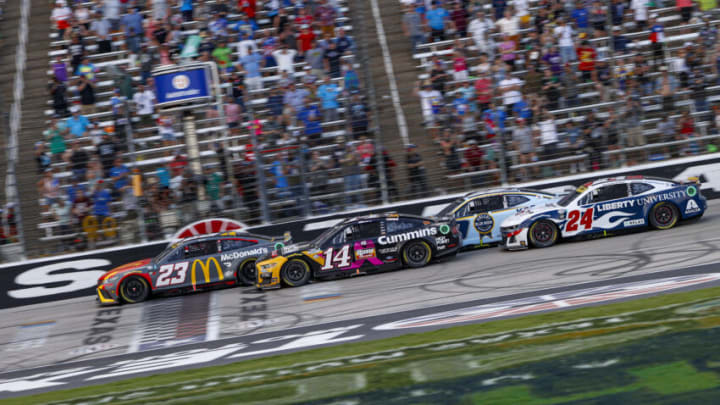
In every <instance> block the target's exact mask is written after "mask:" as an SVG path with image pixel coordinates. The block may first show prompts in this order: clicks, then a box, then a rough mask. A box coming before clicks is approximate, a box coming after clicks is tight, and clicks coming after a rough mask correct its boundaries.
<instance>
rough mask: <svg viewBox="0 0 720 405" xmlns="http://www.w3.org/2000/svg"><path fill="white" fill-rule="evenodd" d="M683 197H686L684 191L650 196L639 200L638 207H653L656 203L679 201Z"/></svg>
mask: <svg viewBox="0 0 720 405" xmlns="http://www.w3.org/2000/svg"><path fill="white" fill-rule="evenodd" d="M683 197H685V193H684V192H682V191H670V192H668V193H662V194H655V195H649V196H647V197H643V198H640V199H638V205H652V204H655V203H656V202H660V201H667V200H677V199H680V198H683Z"/></svg>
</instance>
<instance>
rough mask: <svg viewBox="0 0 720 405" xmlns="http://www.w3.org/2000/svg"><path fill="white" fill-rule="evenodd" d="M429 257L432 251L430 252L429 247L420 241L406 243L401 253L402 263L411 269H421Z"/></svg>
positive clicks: (428, 260)
mask: <svg viewBox="0 0 720 405" xmlns="http://www.w3.org/2000/svg"><path fill="white" fill-rule="evenodd" d="M431 256H432V250H430V246H429V245H428V244H427V242H425V241H422V240H414V241H411V242H408V244H407V245H405V247H403V251H402V257H403V262H404V263H405V265H407V266H408V267H412V268H417V267H423V266H424V265H426V264H428V262H430V257H431Z"/></svg>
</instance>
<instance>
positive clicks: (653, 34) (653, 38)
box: [650, 14, 665, 66]
mask: <svg viewBox="0 0 720 405" xmlns="http://www.w3.org/2000/svg"><path fill="white" fill-rule="evenodd" d="M664 44H665V27H663V25H662V23H660V21H658V19H657V14H652V15H651V16H650V45H651V46H652V50H653V60H654V63H655V65H656V66H657V65H658V64H660V63H662V62H663V59H664V57H665V52H664Z"/></svg>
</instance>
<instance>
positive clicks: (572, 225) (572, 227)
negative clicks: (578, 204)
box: [565, 208, 593, 232]
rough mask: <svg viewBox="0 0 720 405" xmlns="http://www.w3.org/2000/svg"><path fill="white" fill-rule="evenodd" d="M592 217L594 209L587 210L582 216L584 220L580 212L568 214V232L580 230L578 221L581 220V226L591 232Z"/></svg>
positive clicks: (566, 228) (566, 229) (566, 227)
mask: <svg viewBox="0 0 720 405" xmlns="http://www.w3.org/2000/svg"><path fill="white" fill-rule="evenodd" d="M592 217H593V209H592V208H588V209H587V210H585V212H584V213H583V214H582V218H581V217H580V211H578V210H575V211H570V212H569V213H568V223H567V226H565V231H566V232H575V231H577V230H578V219H579V220H580V225H582V226H583V227H584V228H585V230H589V229H590V228H592Z"/></svg>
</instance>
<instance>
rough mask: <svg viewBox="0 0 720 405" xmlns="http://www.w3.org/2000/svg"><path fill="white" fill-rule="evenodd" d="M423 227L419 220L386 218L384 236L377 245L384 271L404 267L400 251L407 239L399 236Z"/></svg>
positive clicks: (421, 221)
mask: <svg viewBox="0 0 720 405" xmlns="http://www.w3.org/2000/svg"><path fill="white" fill-rule="evenodd" d="M423 226H424V224H423V220H421V219H417V218H404V217H398V218H392V217H389V218H385V221H384V232H382V234H383V235H382V237H380V238H378V240H377V243H376V245H377V246H376V249H377V256H378V259H379V260H381V261H382V262H383V265H382V266H383V269H393V268H399V267H401V266H402V260H400V255H401V252H400V249H401V247H402V245H403V243H404V240H405V239H404V238H401V237H398V236H399V235H403V234H406V233H408V232H412V231H414V230H418V229H421V228H422V227H423Z"/></svg>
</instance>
